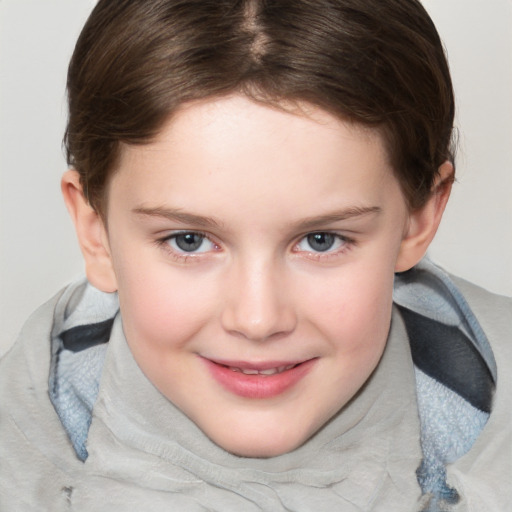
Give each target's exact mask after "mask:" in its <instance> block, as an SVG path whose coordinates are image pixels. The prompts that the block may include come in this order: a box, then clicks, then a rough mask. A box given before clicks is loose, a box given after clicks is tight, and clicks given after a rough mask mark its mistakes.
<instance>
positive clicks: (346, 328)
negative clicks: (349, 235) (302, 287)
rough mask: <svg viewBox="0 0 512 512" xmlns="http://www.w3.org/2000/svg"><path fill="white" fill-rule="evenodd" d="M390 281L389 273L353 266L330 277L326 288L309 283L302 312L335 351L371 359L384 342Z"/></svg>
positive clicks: (390, 301)
mask: <svg viewBox="0 0 512 512" xmlns="http://www.w3.org/2000/svg"><path fill="white" fill-rule="evenodd" d="M359 267H360V268H359ZM393 279H394V273H393V272H392V270H389V269H385V270H383V269H382V268H380V269H379V268H374V270H373V271H372V270H371V267H368V266H366V265H353V266H351V268H345V269H343V271H341V272H339V273H337V274H333V275H332V276H330V278H329V279H328V280H327V283H328V285H327V286H324V287H322V288H320V287H318V286H315V285H314V283H310V286H308V288H307V290H306V293H304V294H303V295H302V297H304V311H309V312H310V314H309V321H310V322H312V323H313V324H314V326H315V329H317V330H318V331H321V332H322V333H323V335H324V337H325V338H326V339H328V340H329V341H330V344H331V345H332V346H333V347H334V349H335V350H336V351H343V352H344V353H350V354H353V355H354V357H362V358H364V357H366V356H369V357H372V358H373V357H375V355H374V354H375V352H376V351H377V352H378V350H380V349H381V348H383V346H384V343H385V341H386V339H387V334H388V331H389V323H390V319H391V307H392V293H393Z"/></svg>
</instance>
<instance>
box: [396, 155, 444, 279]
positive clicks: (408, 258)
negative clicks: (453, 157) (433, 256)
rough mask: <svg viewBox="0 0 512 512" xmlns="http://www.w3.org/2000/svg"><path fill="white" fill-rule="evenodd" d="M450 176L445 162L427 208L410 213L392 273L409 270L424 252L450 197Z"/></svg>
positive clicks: (423, 207) (425, 206)
mask: <svg viewBox="0 0 512 512" xmlns="http://www.w3.org/2000/svg"><path fill="white" fill-rule="evenodd" d="M453 174H454V170H453V165H452V164H451V162H448V161H446V162H445V163H444V164H443V165H441V167H439V173H438V176H437V178H436V181H435V183H434V186H433V188H432V193H431V195H430V198H429V199H428V201H427V202H426V204H425V205H424V206H422V207H421V208H419V209H417V210H414V211H411V212H410V213H409V222H408V225H407V228H406V230H405V233H404V237H403V239H402V243H401V245H400V251H399V254H398V258H397V261H396V266H395V272H405V271H406V270H409V269H410V268H412V267H413V266H414V265H416V263H418V262H419V261H420V260H421V258H423V256H424V255H425V253H426V252H427V249H428V246H429V245H430V242H432V239H433V238H434V235H435V234H436V231H437V228H438V227H439V224H440V222H441V218H442V216H443V212H444V209H445V207H446V203H447V202H448V198H449V197H450V192H451V189H452V183H453Z"/></svg>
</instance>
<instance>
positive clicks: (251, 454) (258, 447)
mask: <svg viewBox="0 0 512 512" xmlns="http://www.w3.org/2000/svg"><path fill="white" fill-rule="evenodd" d="M230 434H233V432H230ZM212 440H213V441H214V442H215V443H216V444H217V445H219V446H220V447H221V448H223V449H224V450H226V451H228V452H230V453H232V454H233V455H237V456H238V457H248V458H254V459H268V458H271V457H278V456H279V455H284V454H285V453H288V452H291V451H293V450H295V449H296V448H298V447H299V446H300V445H301V444H303V443H304V442H305V439H304V438H303V437H302V436H298V438H296V437H295V436H293V437H292V436H290V434H289V433H288V432H280V433H275V432H270V431H268V430H267V431H266V432H265V431H264V430H263V431H260V432H258V433H257V435H246V436H237V435H230V436H229V438H225V437H224V436H222V438H221V439H212Z"/></svg>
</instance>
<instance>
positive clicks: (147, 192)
mask: <svg viewBox="0 0 512 512" xmlns="http://www.w3.org/2000/svg"><path fill="white" fill-rule="evenodd" d="M386 183H387V184H392V185H393V186H394V185H396V180H395V178H394V175H393V172H392V170H391V168H390V165H389V162H388V156H387V152H386V149H385V145H384V141H383V138H382V137H381V135H380V133H379V132H378V131H377V130H375V129H369V128H366V127H363V126H361V125H358V124H354V123H350V122H347V121H342V120H340V119H338V118H336V117H334V116H333V115H331V114H329V113H327V112H326V111H323V110H321V109H319V108H317V107H314V106H312V105H309V104H305V103H302V104H283V105H282V108H277V107H271V106H268V105H264V104H261V103H257V102H255V101H252V100H249V99H248V98H246V97H243V96H229V97H225V98H220V99H215V100H208V101H201V102H195V103H192V104H188V105H186V106H184V107H183V108H182V109H180V111H179V112H178V113H177V114H175V115H174V116H173V117H172V118H170V119H168V121H167V122H166V123H165V124H164V126H163V128H162V130H161V131H160V133H159V134H158V135H157V137H156V138H155V139H154V140H153V141H152V142H151V143H149V144H147V145H144V146H125V147H124V148H123V151H122V153H121V158H120V161H119V167H118V172H117V173H116V175H115V176H114V178H113V180H112V185H113V186H116V187H122V188H123V193H124V194H125V195H127V196H128V197H132V198H133V201H139V202H140V201H149V200H150V201H152V202H153V203H158V202H161V203H166V202H167V201H169V200H170V199H172V201H174V202H177V203H180V202H186V201H188V200H192V199H193V198H194V197H197V194H198V193H199V192H200V191H205V193H206V194H207V195H208V198H207V199H208V201H210V202H212V201H213V200H214V198H215V197H216V196H217V195H219V199H220V200H221V201H225V199H226V196H228V197H230V200H231V201H234V200H235V198H237V197H238V198H240V197H245V199H246V200H247V201H250V203H251V204H257V203H258V202H261V201H262V200H263V199H264V197H262V196H268V195H271V196H272V197H273V198H274V199H275V200H276V201H280V202H282V203H283V205H286V204H288V203H289V205H290V206H292V205H296V203H297V201H303V202H306V201H308V200H309V201H311V200H312V199H316V200H319V199H323V200H324V201H326V200H328V199H329V198H331V199H330V200H333V201H336V200H339V194H338V196H337V198H334V197H333V191H337V192H340V191H342V192H343V193H344V195H345V196H347V198H349V199H350V196H351V195H352V196H354V197H353V201H357V200H358V199H357V197H356V195H357V194H358V193H361V191H362V190H363V189H366V191H367V192H368V191H370V189H371V192H372V194H373V195H374V196H375V195H379V194H380V193H383V192H384V191H385V190H386V187H385V186H384V185H385V184H386ZM313 193H314V194H315V197H311V194H313ZM290 199H292V200H290Z"/></svg>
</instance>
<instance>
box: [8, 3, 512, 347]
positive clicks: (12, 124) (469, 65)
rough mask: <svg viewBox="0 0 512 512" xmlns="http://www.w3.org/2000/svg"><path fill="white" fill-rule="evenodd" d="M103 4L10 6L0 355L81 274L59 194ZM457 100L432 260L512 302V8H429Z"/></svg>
mask: <svg viewBox="0 0 512 512" xmlns="http://www.w3.org/2000/svg"><path fill="white" fill-rule="evenodd" d="M93 4H94V1H93V0H0V171H1V172H0V249H1V251H0V325H1V332H2V334H1V337H0V353H2V352H4V351H5V350H7V348H8V347H9V346H10V345H11V343H12V342H13V341H14V338H15V336H16V334H17V332H18V331H19V329H20V327H21V325H22V323H23V322H24V320H25V319H26V318H27V316H28V315H29V314H30V313H31V312H32V311H33V310H34V309H35V308H36V307H37V306H38V305H39V304H41V303H42V302H43V301H45V300H46V299H47V298H49V297H50V296H51V295H52V294H53V293H54V292H56V291H57V290H58V289H59V288H60V287H61V286H62V285H64V284H65V283H67V282H68V281H70V280H71V279H73V278H74V277H76V276H77V275H79V274H80V273H81V272H82V271H83V265H82V261H81V256H80V253H79V250H78V248H77V244H76V241H75V235H74V232H73V229H72V225H71V222H70V221H69V219H68V217H67V213H66V211H65V208H64V205H63V203H62V200H61V197H60V188H59V180H60V176H61V174H62V172H63V171H64V170H65V169H66V164H65V161H64V157H63V154H62V150H61V140H62V135H63V131H64V124H65V117H66V108H65V75H66V67H67V63H68V60H69V57H70V55H71V52H72V49H73V45H74V42H75V40H76V38H77V36H78V33H79V31H80V29H81V26H82V25H83V23H84V21H85V19H86V17H87V15H88V13H89V11H90V10H91V8H92V6H93ZM424 4H425V6H426V8H427V10H429V12H430V13H431V15H432V18H433V19H434V22H435V23H436V25H437V27H438V30H439V32H440V34H441V37H442V38H443V40H444V42H445V45H446V47H447V51H448V56H449V60H450V64H451V69H452V74H453V78H454V82H455V90H456V94H457V107H458V118H457V125H458V128H459V132H460V149H459V153H458V167H457V172H458V183H457V184H456V186H455V190H454V193H453V195H452V199H451V202H450V204H449V207H448V210H447V212H446V215H445V219H444V223H443V225H442V228H441V229H440V232H439V233H438V237H437V239H436V241H435V243H434V245H433V246H432V249H431V251H430V255H431V256H432V257H433V258H434V259H435V260H436V261H438V262H440V263H441V264H443V265H444V266H445V267H446V268H447V269H448V270H450V271H452V272H454V273H457V274H459V275H460V276H462V277H465V278H467V279H470V280H472V281H474V282H476V283H478V284H481V285H483V286H485V287H487V288H489V289H490V290H492V291H495V292H498V293H502V294H507V295H512V0H490V1H488V0H464V1H462V0H425V1H424Z"/></svg>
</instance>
